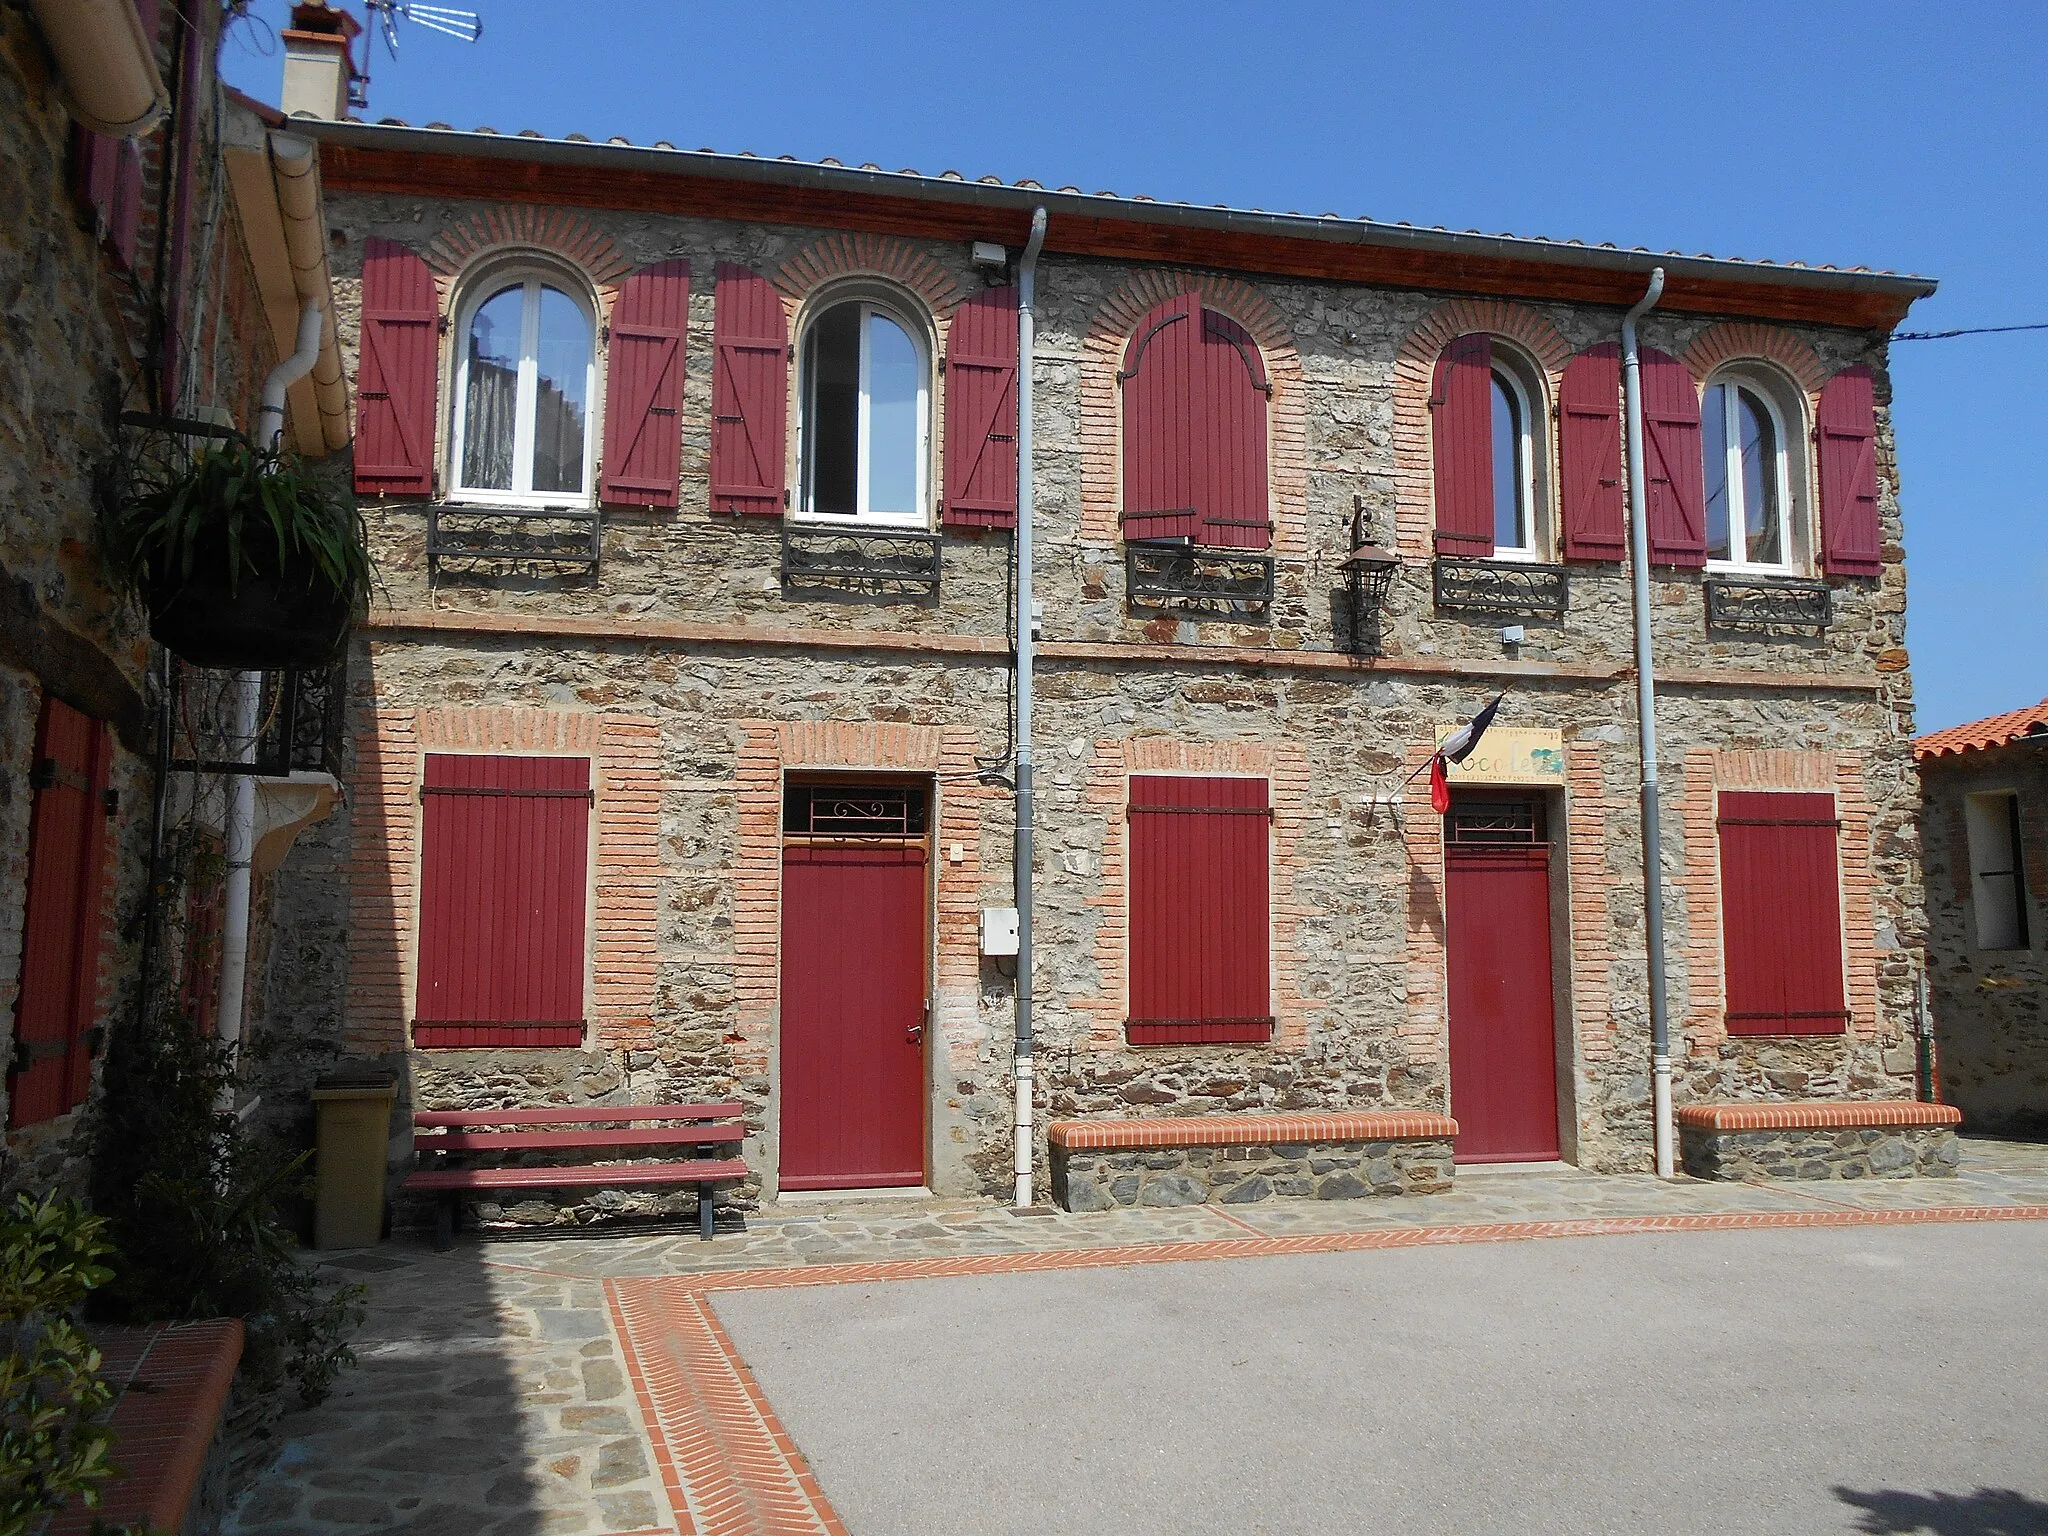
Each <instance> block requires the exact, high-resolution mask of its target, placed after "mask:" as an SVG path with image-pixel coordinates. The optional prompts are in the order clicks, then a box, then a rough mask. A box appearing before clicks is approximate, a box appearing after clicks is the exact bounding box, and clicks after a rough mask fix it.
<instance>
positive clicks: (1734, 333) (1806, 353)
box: [1678, 320, 1828, 415]
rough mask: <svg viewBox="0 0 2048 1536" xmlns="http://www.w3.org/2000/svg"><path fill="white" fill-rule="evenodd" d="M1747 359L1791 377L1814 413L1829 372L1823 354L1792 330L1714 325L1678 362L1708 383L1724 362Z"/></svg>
mask: <svg viewBox="0 0 2048 1536" xmlns="http://www.w3.org/2000/svg"><path fill="white" fill-rule="evenodd" d="M1745 358H1762V359H1763V360H1764V361H1766V362H1771V363H1776V364H1777V365H1778V366H1779V367H1780V368H1782V369H1784V370H1785V372H1787V373H1788V374H1790V375H1791V376H1792V379H1793V382H1795V383H1796V384H1798V386H1799V387H1800V388H1801V389H1803V390H1804V391H1806V395H1807V404H1808V410H1809V415H1810V414H1811V409H1812V405H1813V399H1814V397H1815V396H1817V395H1819V393H1820V388H1821V386H1822V385H1823V384H1825V383H1827V381H1828V370H1827V369H1826V367H1825V366H1823V365H1822V363H1821V360H1820V354H1819V353H1817V352H1815V351H1814V350H1813V348H1812V347H1810V346H1808V345H1807V344H1806V342H1804V341H1803V340H1801V339H1800V338H1799V337H1797V336H1795V335H1793V334H1792V333H1791V332H1790V331H1785V330H1780V329H1779V328H1778V327H1777V326H1775V325H1757V324H1755V323H1754V322H1752V321H1747V320H1743V321H1730V322H1725V323H1723V324H1720V325H1710V326H1708V327H1707V328H1706V329H1705V330H1704V331H1701V332H1700V333H1699V335H1697V336H1695V337H1694V338H1693V339H1692V345H1690V346H1688V347H1687V348H1686V349H1685V350H1684V351H1683V352H1682V353H1680V354H1679V358H1678V360H1679V361H1680V362H1682V363H1684V364H1685V366H1686V370H1687V371H1688V372H1689V373H1691V374H1692V376H1693V378H1694V379H1695V380H1696V381H1697V382H1699V383H1701V384H1705V383H1706V382H1707V378H1708V376H1709V375H1710V374H1712V373H1713V371H1714V370H1715V369H1716V368H1719V367H1720V366H1721V365H1722V364H1723V363H1732V362H1736V361H1738V360H1741V359H1745Z"/></svg>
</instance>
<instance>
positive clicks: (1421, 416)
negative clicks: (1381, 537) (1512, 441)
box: [1394, 299, 1572, 560]
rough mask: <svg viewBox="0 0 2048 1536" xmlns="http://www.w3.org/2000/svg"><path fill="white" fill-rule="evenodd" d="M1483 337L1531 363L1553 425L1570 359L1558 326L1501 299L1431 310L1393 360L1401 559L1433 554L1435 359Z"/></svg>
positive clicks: (1552, 479)
mask: <svg viewBox="0 0 2048 1536" xmlns="http://www.w3.org/2000/svg"><path fill="white" fill-rule="evenodd" d="M1481 331H1484V332H1486V333H1487V334H1489V335H1493V336H1499V337H1502V338H1504V339H1505V340H1507V341H1510V342H1512V343H1514V344H1515V345H1516V346H1517V347H1519V348H1520V349H1521V350H1522V351H1524V352H1526V353H1528V354H1529V355H1530V356H1532V357H1534V358H1535V360H1536V363H1537V368H1538V371H1539V372H1540V373H1541V374H1542V376H1543V386H1544V393H1545V399H1543V400H1542V401H1540V402H1538V404H1537V410H1538V411H1539V413H1540V414H1541V415H1542V418H1543V420H1544V421H1545V422H1548V421H1549V420H1550V419H1551V414H1552V402H1553V401H1555V400H1556V398H1557V384H1558V376H1559V375H1560V374H1562V373H1563V372H1564V365H1565V364H1566V363H1568V362H1570V361H1571V358H1572V349H1571V345H1570V343H1568V342H1567V341H1566V340H1565V339H1564V337H1563V336H1562V335H1561V334H1559V332H1558V329H1557V327H1556V326H1554V325H1552V324H1551V323H1550V322H1549V321H1548V320H1546V319H1545V318H1544V317H1543V316H1542V315H1540V314H1538V313H1537V312H1536V311H1535V310H1533V309H1530V308H1527V307H1526V306H1524V305H1521V304H1511V303H1509V302H1507V301H1506V300H1504V299H1452V300H1451V301H1450V302H1449V303H1446V304H1440V305H1438V306H1437V307H1436V308H1435V309H1433V310H1431V311H1430V313H1429V314H1428V315H1427V316H1426V317H1424V319H1423V320H1422V323H1421V324H1419V325H1417V326H1416V327H1415V329H1414V330H1412V331H1410V332H1409V333H1408V334H1407V336H1405V337H1404V338H1403V339H1402V341H1401V347H1400V351H1399V352H1398V353H1397V354H1396V355H1395V359H1394V535H1395V542H1396V545H1397V547H1398V548H1399V550H1400V552H1401V553H1402V554H1404V555H1406V556H1408V557H1409V558H1410V559H1415V560H1427V559H1430V558H1431V557H1432V556H1433V555H1434V554H1435V553H1436V548H1435V542H1434V540H1433V539H1432V537H1431V534H1432V532H1433V531H1434V529H1435V527H1436V467H1435V462H1436V461H1435V455H1434V453H1433V452H1432V449H1431V445H1430V425H1429V422H1430V417H1429V389H1430V384H1431V381H1432V380H1433V378H1434V376H1435V371H1436V360H1437V358H1438V357H1439V356H1440V355H1442V353H1443V350H1444V348H1445V347H1447V346H1449V345H1450V344H1451V343H1452V342H1453V341H1455V340H1457V339H1458V338H1459V337H1460V336H1468V335H1472V334H1474V333H1476V332H1481ZM1537 441H1538V442H1539V443H1540V444H1542V445H1543V451H1544V452H1545V453H1550V452H1551V447H1550V441H1551V434H1550V432H1549V431H1548V430H1547V429H1546V430H1545V431H1543V432H1540V433H1538V434H1537ZM1540 478H1541V479H1542V481H1543V483H1544V484H1546V485H1552V486H1554V485H1555V484H1556V483H1557V476H1556V475H1555V474H1550V475H1545V476H1542V477H1540ZM1554 499H1555V498H1554V496H1553V500H1554ZM1543 516H1544V518H1545V519H1546V521H1548V522H1550V523H1552V524H1553V525H1554V524H1555V522H1556V518H1555V516H1554V508H1545V509H1543Z"/></svg>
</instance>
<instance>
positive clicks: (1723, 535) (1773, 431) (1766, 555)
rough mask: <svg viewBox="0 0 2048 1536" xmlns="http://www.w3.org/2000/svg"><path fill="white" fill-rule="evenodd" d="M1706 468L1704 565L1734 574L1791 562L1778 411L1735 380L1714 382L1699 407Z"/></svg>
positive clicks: (1786, 457) (1788, 479) (1787, 467)
mask: <svg viewBox="0 0 2048 1536" xmlns="http://www.w3.org/2000/svg"><path fill="white" fill-rule="evenodd" d="M1700 437H1701V442H1702V445H1703V446H1702V457H1703V458H1704V460H1705V469H1706V513H1707V559H1708V561H1709V562H1710V563H1711V564H1714V565H1717V566H1725V567H1728V568H1731V569H1738V570H1770V571H1784V570H1790V569H1792V568H1793V567H1794V566H1795V565H1796V564H1798V563H1799V562H1798V560H1797V552H1796V550H1795V546H1794V538H1793V534H1794V529H1793V518H1792V511H1793V494H1792V491H1793V485H1792V481H1793V474H1792V463H1791V458H1792V454H1791V449H1790V441H1791V437H1792V434H1791V433H1789V432H1788V431H1787V430H1786V421H1785V412H1784V410H1783V409H1782V407H1781V406H1780V405H1779V403H1778V402H1777V401H1775V400H1773V399H1772V391H1770V390H1769V389H1767V388H1764V387H1762V386H1761V385H1760V384H1759V383H1758V382H1757V381H1756V380H1754V379H1752V378H1750V377H1748V376H1746V375H1742V374H1732V375H1728V376H1723V377H1718V378H1716V379H1714V380H1712V381H1711V382H1709V384H1708V385H1707V390H1706V396H1705V398H1704V399H1703V400H1702V401H1701V402H1700Z"/></svg>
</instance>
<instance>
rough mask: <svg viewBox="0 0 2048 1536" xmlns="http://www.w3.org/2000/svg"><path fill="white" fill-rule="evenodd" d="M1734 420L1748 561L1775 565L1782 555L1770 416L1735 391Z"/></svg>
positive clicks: (1746, 395) (1753, 400)
mask: <svg viewBox="0 0 2048 1536" xmlns="http://www.w3.org/2000/svg"><path fill="white" fill-rule="evenodd" d="M1735 406H1736V419H1737V422H1738V424H1739V426H1740V429H1741V432H1742V506H1743V510H1744V511H1745V512H1746V513H1747V514H1748V516H1747V531H1748V534H1749V558H1750V560H1751V562H1752V563H1753V564H1756V565H1776V564H1778V562H1779V561H1780V560H1782V559H1783V558H1784V556H1783V555H1782V554H1781V553H1780V551H1779V547H1778V444H1777V434H1776V433H1774V432H1773V431H1772V430H1771V417H1770V413H1769V412H1768V411H1766V410H1765V409H1764V406H1763V402H1762V401H1760V400H1758V399H1757V398H1756V396H1754V395H1752V394H1751V393H1750V392H1749V391H1748V390H1746V389H1738V390H1737V391H1735Z"/></svg>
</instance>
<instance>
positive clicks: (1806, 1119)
mask: <svg viewBox="0 0 2048 1536" xmlns="http://www.w3.org/2000/svg"><path fill="white" fill-rule="evenodd" d="M1677 1118H1678V1123H1679V1124H1680V1125H1682V1126H1684V1127H1685V1128H1686V1129H1687V1130H1693V1131H1820V1130H1837V1129H1843V1128H1855V1127H1863V1126H1889V1125H1905V1126H1913V1125H1929V1126H1932V1125H1961V1124H1962V1123H1963V1112H1962V1111H1961V1110H1959V1109H1957V1108H1956V1107H1955V1106H1954V1105H1953V1104H1921V1103H1917V1102H1915V1101H1914V1100H1911V1099H1847V1100H1844V1099H1836V1100H1832V1101H1830V1102H1827V1103H1798V1104H1687V1105H1684V1106H1682V1107H1681V1108H1680V1109H1679V1110H1678V1111H1677Z"/></svg>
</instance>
